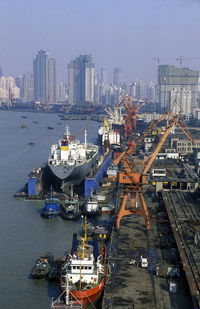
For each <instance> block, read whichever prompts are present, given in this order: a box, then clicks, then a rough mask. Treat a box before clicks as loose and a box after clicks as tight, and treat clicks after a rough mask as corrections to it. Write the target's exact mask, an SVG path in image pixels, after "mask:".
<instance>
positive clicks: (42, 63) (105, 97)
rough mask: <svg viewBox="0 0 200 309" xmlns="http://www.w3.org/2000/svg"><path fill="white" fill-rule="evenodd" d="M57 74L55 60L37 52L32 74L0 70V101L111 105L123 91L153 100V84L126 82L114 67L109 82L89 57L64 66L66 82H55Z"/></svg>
mask: <svg viewBox="0 0 200 309" xmlns="http://www.w3.org/2000/svg"><path fill="white" fill-rule="evenodd" d="M56 71H57V67H56V60H55V58H52V57H51V55H50V53H49V52H47V51H44V50H39V52H38V53H37V55H36V57H35V59H34V61H33V73H28V74H24V75H19V76H17V77H16V78H14V77H6V76H4V74H3V70H2V69H1V68H0V101H1V102H2V101H6V100H9V99H10V98H11V97H12V98H13V99H15V100H19V102H23V103H27V102H31V101H34V102H37V103H40V104H41V105H47V104H56V103H69V104H70V105H85V104H87V105H88V104H103V105H113V104H115V103H116V100H117V98H118V97H119V95H120V93H121V92H122V91H123V92H126V93H128V94H129V95H131V96H132V97H135V98H141V97H148V98H149V99H150V100H155V84H154V83H152V82H151V83H145V82H142V81H140V80H135V81H133V82H131V83H125V82H124V80H123V74H122V70H121V69H120V68H117V67H116V68H114V72H113V79H112V82H111V81H110V80H109V74H108V70H107V68H105V67H103V68H101V69H100V72H99V74H98V73H97V71H96V69H95V64H94V62H93V60H92V56H91V55H80V56H78V57H76V58H75V59H74V60H72V61H70V63H69V64H68V65H67V77H68V79H67V82H59V83H58V81H57V73H56ZM5 80H6V82H5ZM5 84H6V86H5Z"/></svg>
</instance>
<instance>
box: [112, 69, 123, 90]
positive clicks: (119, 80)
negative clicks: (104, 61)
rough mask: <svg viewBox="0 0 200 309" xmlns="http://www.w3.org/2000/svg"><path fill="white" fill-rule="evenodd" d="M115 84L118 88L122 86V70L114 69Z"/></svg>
mask: <svg viewBox="0 0 200 309" xmlns="http://www.w3.org/2000/svg"><path fill="white" fill-rule="evenodd" d="M113 83H114V85H115V86H117V87H120V86H121V85H122V70H121V69H120V68H114V75H113Z"/></svg>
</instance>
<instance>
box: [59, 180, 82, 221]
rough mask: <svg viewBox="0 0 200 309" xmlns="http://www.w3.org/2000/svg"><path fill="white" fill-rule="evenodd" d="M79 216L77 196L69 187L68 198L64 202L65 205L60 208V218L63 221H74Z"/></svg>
mask: <svg viewBox="0 0 200 309" xmlns="http://www.w3.org/2000/svg"><path fill="white" fill-rule="evenodd" d="M80 215H81V211H80V202H79V197H78V195H77V194H74V193H73V186H71V192H70V197H69V198H68V199H66V200H65V205H64V206H63V207H62V213H61V217H62V218H63V219H64V220H75V219H77V218H79V217H80Z"/></svg>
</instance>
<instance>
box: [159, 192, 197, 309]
mask: <svg viewBox="0 0 200 309" xmlns="http://www.w3.org/2000/svg"><path fill="white" fill-rule="evenodd" d="M162 195H163V200H164V202H165V206H166V210H167V213H168V217H169V220H170V224H171V227H172V230H173V233H174V237H175V240H176V243H177V247H178V249H179V253H180V257H181V260H182V265H183V269H184V270H185V273H186V277H187V280H188V284H189V287H190V292H191V295H192V298H193V302H194V307H195V308H199V307H200V251H199V249H200V247H199V244H200V243H199V241H200V239H199V231H200V227H199V223H200V220H199V217H200V208H199V200H197V198H196V196H195V195H194V194H192V193H188V192H172V191H171V192H163V193H162Z"/></svg>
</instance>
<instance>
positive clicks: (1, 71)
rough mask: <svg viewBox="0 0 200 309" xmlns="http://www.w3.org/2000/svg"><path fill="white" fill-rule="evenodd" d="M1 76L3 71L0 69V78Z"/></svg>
mask: <svg viewBox="0 0 200 309" xmlns="http://www.w3.org/2000/svg"><path fill="white" fill-rule="evenodd" d="M2 76H3V69H2V68H1V67H0V77H2Z"/></svg>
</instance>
